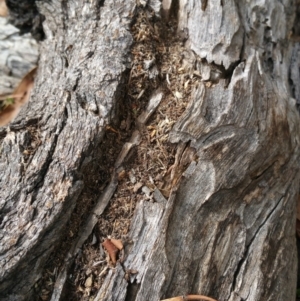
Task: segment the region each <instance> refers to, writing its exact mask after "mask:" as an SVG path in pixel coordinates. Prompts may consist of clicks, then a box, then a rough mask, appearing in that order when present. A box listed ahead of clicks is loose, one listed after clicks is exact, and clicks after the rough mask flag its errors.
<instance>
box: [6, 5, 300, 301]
mask: <svg viewBox="0 0 300 301" xmlns="http://www.w3.org/2000/svg"><path fill="white" fill-rule="evenodd" d="M8 2H9V1H8ZM146 3H147V1H141V0H140V4H139V5H140V7H139V9H145V11H147V9H148V8H147V6H146ZM160 5H161V3H160V1H154V0H152V1H149V6H150V7H151V8H152V9H153V10H154V14H156V15H159V13H160V12H161V13H163V14H164V17H166V16H167V18H169V17H170V16H171V14H169V13H171V10H174V12H176V15H177V18H178V35H179V36H181V37H183V39H182V40H183V43H185V47H186V48H187V51H186V53H185V54H183V60H186V61H185V64H186V67H187V68H191V72H192V73H193V74H196V76H199V77H201V79H202V83H200V84H199V85H196V86H195V87H194V89H193V91H192V94H191V97H190V101H189V104H188V106H187V108H186V110H185V112H184V113H183V114H182V116H181V117H180V118H179V119H178V120H177V122H176V123H175V124H174V126H173V128H172V131H171V132H170V135H169V139H170V141H171V142H172V143H174V144H176V145H177V153H176V156H175V162H174V165H173V166H172V168H173V169H172V172H171V173H170V174H171V176H170V177H171V178H170V179H171V182H170V183H171V184H172V185H170V191H169V192H170V193H169V194H168V196H167V195H163V194H162V193H161V192H160V191H159V189H156V190H155V192H154V202H149V201H147V200H146V199H145V200H142V201H141V202H140V203H139V204H137V207H136V210H135V214H134V218H133V220H132V224H131V230H130V233H129V235H128V236H129V237H130V238H131V239H132V241H133V243H132V244H129V245H128V246H127V247H126V248H125V260H124V262H122V263H121V262H118V263H117V266H116V269H115V270H112V269H110V271H109V273H108V274H107V275H106V277H105V280H104V282H103V284H102V286H101V288H100V289H99V291H98V293H97V296H96V297H95V300H97V301H100V300H126V301H131V300H132V301H133V300H136V301H138V300H149V301H152V300H153V301H158V300H161V299H166V298H171V297H172V296H179V295H184V294H187V293H192V294H202V295H207V296H210V297H212V298H215V299H217V300H219V301H225V300H230V301H242V300H243V301H245V300H247V301H251V300H253V301H254V300H255V301H263V300H278V301H279V300H292V299H294V296H295V290H296V274H297V273H296V263H297V258H296V256H297V255H296V253H297V252H296V241H295V221H296V217H295V216H296V211H295V205H296V199H297V197H298V191H299V138H300V137H299V130H300V127H299V125H300V123H299V116H298V113H297V110H296V102H295V99H294V98H296V99H297V101H298V96H299V95H298V94H299V93H298V92H297V91H298V90H297V89H298V88H297V87H298V85H299V84H300V76H299V72H297V68H296V67H295V66H297V65H298V66H299V62H300V59H299V56H300V51H299V43H298V42H295V41H294V40H293V39H290V32H293V29H295V24H296V23H295V21H294V20H295V9H294V8H295V2H294V1H292V0H285V1H274V0H265V1H260V2H259V3H257V2H256V1H251V2H250V3H249V2H247V3H246V1H240V2H238V1H233V0H232V1H219V0H208V1H201V2H200V1H186V0H179V2H178V7H177V6H176V3H173V6H172V4H171V3H170V2H169V1H163V5H164V6H163V8H162V9H158V7H160ZM37 7H38V9H39V11H40V13H41V14H42V15H44V16H45V21H44V23H43V27H44V32H45V34H46V39H45V40H44V41H43V42H42V46H41V59H40V64H39V73H38V76H37V80H36V84H35V89H34V93H33V96H32V97H31V100H30V101H29V103H28V104H27V105H26V106H25V107H24V108H23V110H22V112H21V114H20V116H18V118H17V119H16V120H15V121H14V122H13V123H11V124H10V125H9V126H8V127H7V128H4V129H1V130H0V137H1V139H2V142H1V157H0V166H1V172H2V173H3V176H2V180H1V182H0V183H1V190H0V196H1V198H0V200H1V203H0V213H1V220H0V221H1V224H0V228H1V233H0V240H1V245H0V254H1V255H0V258H1V261H0V262H1V269H0V292H1V293H0V299H1V300H26V299H27V300H28V298H29V296H31V295H32V288H33V286H34V283H35V282H36V281H37V279H38V278H39V277H40V274H41V271H42V269H43V267H44V265H45V261H46V259H47V258H48V256H49V254H50V253H51V251H52V250H53V249H54V248H55V247H56V246H57V243H58V242H59V240H60V238H61V233H62V229H64V227H65V225H66V223H67V222H68V220H69V218H70V215H71V212H72V210H73V209H74V207H75V205H76V201H77V199H78V196H79V195H80V192H81V191H82V189H83V182H82V177H83V175H82V172H83V167H84V164H85V159H86V158H87V157H89V156H90V157H93V152H94V149H95V147H96V146H99V145H101V143H103V139H104V133H105V127H106V126H107V125H108V124H110V123H111V122H112V121H113V120H115V119H116V118H117V115H118V114H120V112H119V113H118V102H120V101H121V102H125V101H126V95H124V94H122V93H123V91H124V89H123V87H124V84H125V80H126V79H127V76H128V72H127V71H128V69H129V68H130V55H129V50H130V47H131V45H132V43H133V38H132V36H131V33H130V24H131V23H132V22H133V20H134V18H135V14H136V10H137V4H136V1H133V0H132V1H125V2H124V1H117V0H114V1H113V0H111V1H110V0H106V1H98V2H96V1H91V2H89V3H84V4H83V3H79V2H77V1H64V2H62V3H61V2H60V1H54V0H53V1H52V2H51V3H45V2H37ZM141 7H142V8H141ZM176 8H177V9H178V11H176ZM168 10H169V11H168ZM172 13H173V12H172ZM294 32H296V31H295V30H294ZM182 33H183V34H184V35H183V36H182ZM289 79H290V80H289ZM161 97H163V96H159V93H158V94H156V95H154V97H153V98H152V100H153V102H152V105H151V101H150V104H149V106H148V108H147V109H146V110H145V111H144V113H143V114H141V115H140V117H139V118H138V119H137V130H141V128H142V127H143V125H145V124H146V122H147V120H148V118H149V116H150V115H151V114H152V113H153V110H155V109H156V106H159V102H160V99H161ZM158 108H159V107H158ZM32 142H34V143H35V146H36V147H35V148H34V149H33V150H32V151H31V154H30V155H29V156H25V155H24V150H26V147H28V146H29V144H31V143H32ZM131 142H132V141H131ZM132 144H136V145H138V142H137V141H135V143H132ZM128 146H129V144H126V145H125V146H124V148H123V151H122V152H121V155H120V156H119V157H118V158H116V162H115V164H114V166H112V167H113V168H115V169H117V168H118V167H120V166H121V164H122V162H123V161H124V160H125V159H126V156H127V155H128V151H126V147H128ZM100 164H101V162H100ZM115 169H114V170H115ZM111 195H112V193H111ZM100 200H102V199H101V198H100ZM107 201H108V199H106V200H105V204H104V203H103V204H102V203H101V204H102V205H101V204H99V205H100V207H101V206H104V205H106V203H107ZM104 207H105V206H104ZM101 208H102V207H101ZM102 212H103V210H102V209H101V212H98V214H102ZM93 217H95V215H94V211H93V212H92V213H91V217H90V219H89V221H90V220H92V218H93ZM97 217H98V216H97ZM87 223H88V222H87ZM93 225H94V224H93ZM92 228H93V226H91V227H90V228H89V230H88V231H87V232H84V230H83V236H82V237H83V240H85V239H86V238H87V236H88V235H89V233H90V232H91V231H92ZM85 229H87V228H85ZM80 237H81V236H79V241H80ZM82 244H83V241H80V244H77V247H76V248H77V249H76V248H75V249H72V250H71V251H70V253H69V255H70V256H69V257H68V258H69V259H70V258H71V259H70V260H73V259H74V257H75V256H76V254H77V250H78V248H81V246H82ZM68 264H70V263H67V262H66V267H67V269H66V272H64V270H62V272H61V278H59V279H58V282H57V283H58V284H59V289H58V290H56V291H55V292H54V294H53V295H52V299H51V300H53V301H54V300H64V297H63V295H61V292H62V290H63V286H64V283H65V279H66V278H67V275H68V272H67V271H68ZM130 270H137V271H138V273H137V274H131V275H130V277H129V281H128V282H127V281H126V280H125V279H124V277H125V274H126V271H130ZM25 275H26V276H25ZM61 279H62V280H61ZM60 280H61V282H60V283H59V281H60ZM65 300H67V299H65Z"/></svg>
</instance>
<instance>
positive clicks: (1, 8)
mask: <svg viewBox="0 0 300 301" xmlns="http://www.w3.org/2000/svg"><path fill="white" fill-rule="evenodd" d="M7 15H8V9H7V6H6V3H5V0H0V17H6V16H7Z"/></svg>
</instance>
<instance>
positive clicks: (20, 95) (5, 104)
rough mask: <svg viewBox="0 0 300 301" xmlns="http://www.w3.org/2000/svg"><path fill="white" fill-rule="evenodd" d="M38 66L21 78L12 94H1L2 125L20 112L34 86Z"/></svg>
mask: <svg viewBox="0 0 300 301" xmlns="http://www.w3.org/2000/svg"><path fill="white" fill-rule="evenodd" d="M36 70H37V67H35V68H34V69H32V70H31V71H29V72H28V73H27V74H26V75H25V76H24V77H23V79H22V80H21V82H20V83H19V85H18V87H17V88H16V89H15V90H14V92H13V94H12V95H3V96H0V126H4V125H6V124H8V123H9V122H10V121H12V120H13V119H14V118H15V117H16V116H17V115H18V113H19V111H20V109H21V106H22V105H24V104H25V103H26V102H27V101H28V99H29V97H30V92H31V90H32V88H33V84H34V77H35V74H36Z"/></svg>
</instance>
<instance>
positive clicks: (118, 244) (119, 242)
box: [110, 238, 123, 251]
mask: <svg viewBox="0 0 300 301" xmlns="http://www.w3.org/2000/svg"><path fill="white" fill-rule="evenodd" d="M110 241H111V242H112V243H113V244H114V245H115V246H116V247H117V248H118V249H119V250H120V251H121V250H122V249H123V243H122V240H121V239H115V238H111V239H110Z"/></svg>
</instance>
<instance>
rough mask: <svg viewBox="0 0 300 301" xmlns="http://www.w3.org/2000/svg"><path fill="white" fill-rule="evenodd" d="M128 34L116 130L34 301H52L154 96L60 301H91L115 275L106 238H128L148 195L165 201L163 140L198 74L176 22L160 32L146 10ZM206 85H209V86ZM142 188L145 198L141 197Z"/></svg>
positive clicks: (169, 154)
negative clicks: (154, 103) (157, 98)
mask: <svg viewBox="0 0 300 301" xmlns="http://www.w3.org/2000/svg"><path fill="white" fill-rule="evenodd" d="M131 32H132V35H133V38H134V44H133V47H132V50H131V53H132V63H131V70H130V73H129V75H128V83H127V87H126V89H125V90H126V91H124V93H123V95H124V96H123V97H122V99H121V101H120V108H119V114H117V115H119V122H118V123H117V124H118V125H117V126H113V125H112V126H110V127H108V128H107V131H106V137H105V138H104V140H103V143H101V145H100V146H99V148H98V150H97V151H96V152H95V156H94V157H93V159H92V161H91V162H90V163H89V164H88V165H87V166H86V169H85V170H84V171H83V173H84V175H85V177H84V181H85V188H84V191H83V192H82V194H81V196H80V198H79V199H80V201H79V203H78V205H77V207H76V209H75V210H74V213H73V215H72V218H71V221H70V223H69V225H68V227H67V229H66V233H65V237H64V239H63V241H62V243H61V244H60V246H59V247H58V249H56V252H54V253H53V255H52V256H51V257H50V259H49V262H48V265H47V267H46V269H45V271H44V274H43V278H42V279H41V281H40V282H39V283H38V284H37V300H44V301H46V300H50V297H51V292H52V291H53V286H54V283H55V280H56V277H57V274H58V272H59V270H60V269H61V267H62V266H63V264H64V259H65V256H66V253H67V251H68V249H69V248H70V246H71V244H72V242H73V239H74V237H75V236H76V233H77V232H78V229H79V228H80V226H81V225H82V224H83V221H85V219H86V218H87V216H88V214H89V212H90V211H91V209H92V207H93V205H94V204H95V202H96V201H97V199H98V198H99V195H100V194H101V192H102V191H103V190H104V188H105V186H106V185H107V184H108V182H109V180H110V177H111V174H112V172H113V170H114V162H115V161H116V157H117V155H118V154H119V152H120V150H121V148H122V146H123V145H124V143H125V142H127V141H128V140H129V137H130V134H131V133H132V131H133V130H134V129H137V128H138V126H137V118H138V116H139V115H140V114H141V113H142V111H143V110H144V109H145V107H146V106H147V103H148V101H149V98H150V97H151V95H152V93H153V92H154V91H156V90H157V89H160V90H161V91H162V92H163V99H162V101H161V103H160V105H159V107H158V108H157V109H156V111H155V113H154V114H153V115H152V117H151V118H150V120H149V121H148V122H147V124H146V126H144V127H143V128H139V131H140V134H141V141H140V143H139V145H138V146H137V147H136V148H134V150H133V151H132V153H131V155H130V158H129V159H127V160H126V163H125V164H123V170H121V171H120V172H119V173H118V187H117V189H116V191H115V193H114V195H113V197H112V199H111V200H110V203H109V205H108V206H107V208H106V209H105V211H104V213H103V214H102V215H101V216H100V217H99V218H98V222H97V224H96V226H95V228H94V231H93V233H92V235H90V237H89V239H88V240H87V241H86V242H85V244H84V246H83V248H82V251H81V252H80V254H79V255H78V256H77V257H76V258H75V261H74V264H73V267H72V271H71V272H70V275H69V277H68V280H67V288H66V290H65V293H67V295H66V296H65V297H63V298H62V300H81V301H85V300H89V301H90V300H94V298H95V297H96V295H97V292H98V291H99V289H100V288H101V285H102V283H103V281H104V279H105V276H106V275H107V273H108V271H109V270H110V269H113V268H114V266H113V265H112V264H111V262H110V261H109V259H108V258H107V254H106V253H105V251H104V250H103V248H102V246H101V243H102V242H103V241H104V239H105V238H107V237H108V236H111V237H114V238H117V239H123V240H124V239H126V238H128V237H127V235H128V232H129V230H130V223H131V219H132V217H133V214H134V210H135V207H136V204H137V203H138V202H140V201H141V200H145V199H146V200H149V201H153V199H152V197H151V192H152V191H153V190H154V189H155V188H158V189H160V190H161V191H162V193H163V194H164V195H165V196H166V197H167V195H168V191H163V188H162V187H164V184H165V183H164V181H166V179H168V174H169V173H170V167H171V166H172V165H173V163H174V158H175V154H176V145H172V144H171V143H170V142H169V141H168V136H169V132H170V131H171V129H172V127H173V125H174V123H175V122H176V121H177V120H178V118H179V117H180V116H181V115H182V113H183V112H184V110H185V108H186V106H187V105H188V102H189V100H190V95H191V91H192V89H193V88H195V87H196V86H197V85H198V84H199V82H200V81H201V75H200V74H199V71H197V69H196V65H197V64H196V61H197V60H198V59H199V58H197V57H196V56H195V54H194V53H193V52H192V51H190V50H187V49H185V47H184V45H183V42H182V40H180V38H179V37H178V36H177V34H176V32H177V24H176V20H170V21H169V22H168V23H167V24H165V23H163V22H162V20H161V19H158V18H157V17H156V16H155V14H154V13H153V12H152V11H151V10H150V9H149V8H138V9H137V15H136V19H135V22H134V23H133V25H132V27H131ZM205 85H206V86H207V87H210V86H212V85H214V84H213V83H212V82H209V81H207V82H205ZM121 112H122V114H121ZM124 112H125V113H124ZM145 186H146V187H147V189H148V191H150V195H149V194H148V195H147V193H145V191H144V192H143V190H142V189H141V188H142V187H145ZM129 239H130V238H129Z"/></svg>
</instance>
